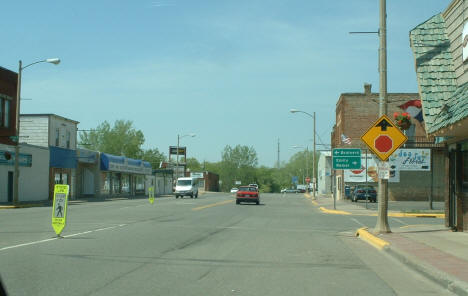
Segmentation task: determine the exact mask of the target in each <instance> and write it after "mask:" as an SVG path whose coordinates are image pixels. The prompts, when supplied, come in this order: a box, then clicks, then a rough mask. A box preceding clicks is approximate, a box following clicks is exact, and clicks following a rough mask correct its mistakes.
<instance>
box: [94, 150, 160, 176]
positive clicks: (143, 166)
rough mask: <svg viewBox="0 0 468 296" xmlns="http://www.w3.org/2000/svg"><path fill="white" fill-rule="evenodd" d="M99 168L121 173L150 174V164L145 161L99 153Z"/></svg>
mask: <svg viewBox="0 0 468 296" xmlns="http://www.w3.org/2000/svg"><path fill="white" fill-rule="evenodd" d="M101 170H103V171H113V172H122V173H134V174H144V175H151V172H152V168H151V164H150V163H149V162H147V161H143V160H138V159H132V158H127V157H124V156H116V155H112V154H107V153H101Z"/></svg>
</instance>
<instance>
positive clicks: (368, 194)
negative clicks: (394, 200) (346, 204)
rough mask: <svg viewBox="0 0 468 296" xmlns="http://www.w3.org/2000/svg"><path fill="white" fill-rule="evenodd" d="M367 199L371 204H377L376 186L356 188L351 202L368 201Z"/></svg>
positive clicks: (359, 186)
mask: <svg viewBox="0 0 468 296" xmlns="http://www.w3.org/2000/svg"><path fill="white" fill-rule="evenodd" d="M366 198H367V200H369V201H370V202H377V191H376V190H375V188H374V186H365V185H358V186H356V188H354V191H353V193H352V195H351V201H352V202H357V201H358V200H366Z"/></svg>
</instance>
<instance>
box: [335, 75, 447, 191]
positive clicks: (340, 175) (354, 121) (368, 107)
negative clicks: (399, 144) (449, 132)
mask: <svg viewBox="0 0 468 296" xmlns="http://www.w3.org/2000/svg"><path fill="white" fill-rule="evenodd" d="M371 88H372V86H371V85H370V84H364V92H363V93H343V94H341V95H340V97H339V99H338V102H337V104H336V123H335V126H334V127H333V131H332V135H331V145H332V148H361V149H362V150H363V153H364V152H365V151H366V148H367V147H366V145H365V143H364V142H362V141H361V136H362V135H363V134H364V133H365V132H366V131H367V130H368V128H369V127H370V126H371V125H372V124H373V123H374V122H375V121H376V120H377V119H378V118H379V93H373V92H372V89H371ZM418 99H419V94H418V93H388V94H387V104H388V114H393V113H394V112H402V109H401V108H400V107H399V106H400V105H403V104H405V103H406V102H408V101H411V100H418ZM411 121H412V126H411V128H410V129H409V130H407V131H406V132H405V133H406V135H407V136H408V141H407V143H406V144H405V148H431V149H432V154H433V161H432V168H431V169H432V171H439V170H442V169H443V165H444V162H443V153H444V152H443V145H437V144H434V138H428V137H427V136H426V131H425V127H424V124H423V123H421V122H419V121H418V120H416V119H411ZM342 136H345V137H346V138H348V140H350V141H351V143H350V144H346V143H345V142H344V141H343V139H342ZM369 155H370V151H369ZM369 169H371V167H369ZM366 174H370V172H366ZM397 174H398V178H396V179H395V182H392V179H391V180H390V183H389V200H428V199H429V196H431V198H432V199H433V200H443V188H444V180H443V176H441V175H436V176H434V175H433V174H432V173H431V171H425V172H420V171H402V172H398V173H397ZM332 179H333V188H334V193H335V194H337V197H338V198H343V197H344V186H345V185H351V186H352V185H356V183H354V182H352V181H351V180H349V179H347V175H346V174H345V172H344V171H343V170H336V171H334V176H333V178H332ZM368 182H369V184H371V185H375V186H376V185H377V183H376V182H374V181H373V179H372V178H369V181H368Z"/></svg>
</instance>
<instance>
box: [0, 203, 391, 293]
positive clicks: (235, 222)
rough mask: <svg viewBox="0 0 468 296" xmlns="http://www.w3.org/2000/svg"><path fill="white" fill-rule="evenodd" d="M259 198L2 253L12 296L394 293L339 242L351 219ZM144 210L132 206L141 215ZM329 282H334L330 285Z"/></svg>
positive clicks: (297, 204) (301, 204)
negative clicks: (255, 202)
mask: <svg viewBox="0 0 468 296" xmlns="http://www.w3.org/2000/svg"><path fill="white" fill-rule="evenodd" d="M263 201H264V203H265V206H255V205H253V206H247V205H246V206H237V205H235V204H227V205H223V206H217V207H212V208H207V209H204V210H201V211H183V212H180V213H177V214H173V217H160V218H154V219H146V220H144V221H139V222H135V223H133V224H129V225H127V226H125V227H122V228H118V229H111V230H109V231H102V232H99V233H89V234H85V235H83V236H80V237H75V238H73V239H62V240H58V241H54V243H51V244H43V245H38V246H34V248H29V247H25V248H21V249H15V250H10V251H9V252H8V256H2V254H0V260H2V261H1V265H0V266H9V267H10V266H12V268H9V269H8V270H7V271H6V274H5V275H4V278H5V281H6V283H7V286H8V287H9V289H11V291H15V294H16V295H31V294H34V295H55V294H58V292H61V293H64V294H66V295H128V294H130V293H132V294H142V295H144V294H164V295H168V294H170V295H179V294H180V295H182V294H184V295H185V294H187V293H188V294H203V295H220V294H221V295H223V294H227V293H231V292H232V290H234V291H243V295H262V294H266V293H269V294H271V295H279V294H276V293H278V292H280V293H282V294H284V292H287V291H293V292H294V293H293V294H303V292H319V293H321V294H325V293H327V291H329V290H332V291H340V292H341V293H346V292H348V291H352V292H363V291H368V290H364V289H365V288H368V289H371V290H374V289H379V290H382V291H387V292H388V293H387V292H385V293H383V295H386V294H389V295H390V294H391V293H390V292H389V291H390V289H389V287H387V286H386V285H385V284H384V283H383V282H382V281H379V279H378V278H376V276H375V275H373V274H372V273H371V272H370V271H369V270H368V269H367V268H366V267H365V265H364V264H363V263H362V262H360V261H359V260H358V259H356V257H355V256H353V255H352V254H351V252H350V251H349V250H347V249H343V244H340V242H339V241H338V238H337V232H336V229H339V228H341V229H343V225H346V222H348V220H346V219H345V217H338V218H337V217H333V218H331V217H330V216H324V215H323V214H320V213H319V212H317V211H313V210H312V211H311V208H310V207H307V206H305V205H306V203H305V202H304V199H302V200H301V199H287V200H286V199H280V198H277V197H275V196H271V197H269V196H268V195H265V196H264V200H263ZM176 208H177V206H176V205H175V206H174V209H176ZM145 210H146V208H137V209H135V211H138V214H140V215H145V214H144V211H145ZM160 211H163V209H162V208H161V209H160ZM153 214H154V213H153ZM311 225H312V226H311ZM26 265H27V266H30V267H31V268H30V270H26V271H25V270H24V266H26ZM70 266H72V268H70ZM34 270H35V271H36V272H34ZM353 270H354V271H356V270H357V271H358V274H357V275H355V274H354V273H353V272H352V271H353ZM353 275H354V276H353ZM24 278H27V279H28V281H27V283H25V282H24V280H23V279H24ZM311 278H314V279H316V281H314V280H313V281H311V280H310V279H311ZM327 278H334V279H336V281H332V282H328V283H327V284H324V283H325V280H326V279H327ZM76 279H80V280H79V281H77V280H76ZM369 279H370V280H372V284H365V285H364V288H362V289H361V288H359V287H355V286H356V285H355V282H354V281H356V280H358V281H363V282H365V281H367V280H369ZM83 283H86V285H83ZM181 283H182V284H181ZM304 283H307V284H305V285H304ZM343 283H344V285H343ZM301 285H304V287H301ZM336 286H339V287H336ZM207 291H210V292H209V293H208V292H207ZM264 292H265V293H264Z"/></svg>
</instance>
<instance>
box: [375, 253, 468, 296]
mask: <svg viewBox="0 0 468 296" xmlns="http://www.w3.org/2000/svg"><path fill="white" fill-rule="evenodd" d="M384 250H385V252H386V253H388V254H389V255H390V256H392V257H393V258H395V259H397V260H399V261H400V262H402V263H403V264H405V265H406V266H408V267H410V268H411V269H413V270H414V271H416V272H419V273H420V274H422V275H423V276H425V277H426V278H428V279H429V280H431V281H433V282H434V283H436V284H438V285H440V286H441V287H443V288H445V289H447V290H449V291H450V292H452V293H455V294H456V295H463V296H468V283H465V282H463V281H461V280H459V279H456V278H454V277H453V276H450V275H448V274H447V273H444V272H442V271H439V270H438V269H436V268H434V267H432V266H429V265H427V264H425V263H422V262H420V261H418V259H417V258H415V257H413V256H411V255H409V254H407V253H404V252H402V251H400V250H398V249H396V248H392V247H388V248H385V249H384Z"/></svg>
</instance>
